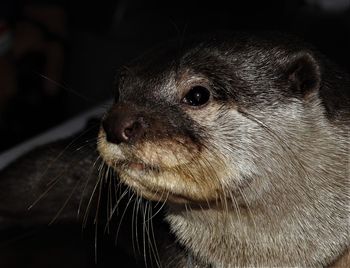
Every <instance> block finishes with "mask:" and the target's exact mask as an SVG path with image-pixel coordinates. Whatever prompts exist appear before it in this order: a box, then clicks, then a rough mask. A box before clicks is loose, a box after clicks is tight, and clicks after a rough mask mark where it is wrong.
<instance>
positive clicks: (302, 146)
mask: <svg viewBox="0 0 350 268" xmlns="http://www.w3.org/2000/svg"><path fill="white" fill-rule="evenodd" d="M279 105H280V104H279ZM207 109H208V110H210V118H209V119H208V117H207V116H203V114H208V112H207V111H206V110H205V109H204V111H203V113H198V112H197V113H191V112H188V114H189V115H190V116H191V117H192V119H193V120H195V121H196V122H198V123H199V124H200V125H202V126H204V127H205V128H206V130H207V131H208V137H211V140H208V141H207V146H206V150H204V151H201V152H198V151H195V150H194V151H190V150H186V147H181V146H179V144H177V143H174V144H172V145H169V144H167V146H161V149H160V147H159V148H154V146H157V145H156V144H154V143H153V144H152V143H148V144H147V145H145V146H144V147H142V146H139V147H138V150H139V151H138V152H137V157H138V159H140V160H142V162H143V163H147V164H152V165H154V164H157V165H160V166H162V167H164V169H163V170H161V172H158V173H157V172H153V171H145V170H132V169H127V168H121V167H120V166H118V165H116V163H118V162H119V161H124V160H126V159H128V157H130V155H128V153H127V151H128V149H127V146H125V145H122V146H120V145H113V144H110V143H108V142H106V140H105V137H104V133H103V130H101V133H100V141H99V145H98V149H99V151H100V153H101V156H102V157H103V159H104V160H105V162H106V163H107V164H108V165H110V166H112V167H115V168H116V170H117V172H118V173H119V175H120V178H121V180H123V181H124V182H125V183H126V184H128V185H129V186H131V187H132V188H134V189H135V190H136V191H137V192H138V193H140V194H141V195H142V194H143V195H144V196H145V197H147V198H150V199H161V200H165V198H164V195H169V193H175V194H178V195H181V196H183V197H187V198H188V199H189V200H192V201H212V200H217V201H218V202H220V203H221V205H222V206H221V209H218V208H217V207H216V208H213V207H210V205H208V207H206V208H201V209H198V208H195V207H192V206H191V205H190V204H187V205H186V209H179V206H172V205H169V208H168V214H167V220H168V221H169V223H170V226H171V229H172V231H173V232H174V233H175V234H176V236H177V238H178V239H179V241H180V243H182V244H183V245H184V246H185V247H186V248H188V249H189V250H190V251H191V252H192V253H193V255H194V256H195V257H196V258H198V259H200V260H201V261H202V262H204V263H205V262H207V261H210V264H211V265H212V266H213V267H295V266H298V267H323V266H326V265H329V264H331V263H332V262H333V261H334V260H335V258H336V257H337V256H340V255H341V254H342V252H343V251H345V250H346V248H347V247H349V244H350V235H349V230H350V229H349V227H350V226H349V215H350V214H349V201H350V197H349V196H350V195H349V189H350V188H349V186H350V183H349V146H350V142H349V130H350V129H349V126H344V125H342V126H341V127H338V126H337V125H336V124H335V125H331V123H329V121H328V120H327V119H326V118H325V116H324V110H323V108H322V106H321V105H320V103H319V101H318V99H317V97H316V96H315V97H314V98H312V97H311V98H310V99H309V100H307V102H306V103H303V102H302V101H297V100H295V101H294V102H293V103H291V104H285V105H284V106H280V107H270V108H268V109H266V110H264V111H261V110H253V109H252V110H249V111H245V112H244V113H246V114H244V113H242V112H239V111H238V110H237V109H236V108H235V107H228V109H227V110H226V112H225V113H224V114H222V110H219V109H217V108H216V107H214V106H209V107H207ZM247 115H252V117H251V118H249V116H247ZM281 119H283V120H281ZM296 122H297V123H296ZM262 125H264V126H267V127H268V129H269V130H266V129H264V128H263V127H262ZM167 142H170V141H167ZM170 144H171V142H170ZM159 146H160V145H159ZM174 147H176V148H177V149H176V150H174ZM152 150H153V152H152ZM134 155H135V153H134ZM175 201H176V200H175ZM182 201H183V202H179V203H186V199H185V200H182ZM208 203H209V202H208ZM180 206H181V205H180Z"/></svg>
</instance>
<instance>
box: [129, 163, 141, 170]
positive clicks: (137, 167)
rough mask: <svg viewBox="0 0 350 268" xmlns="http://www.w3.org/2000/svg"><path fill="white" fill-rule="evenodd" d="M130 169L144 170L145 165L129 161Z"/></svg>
mask: <svg viewBox="0 0 350 268" xmlns="http://www.w3.org/2000/svg"><path fill="white" fill-rule="evenodd" d="M128 166H129V168H130V169H135V170H140V171H141V170H144V169H145V165H144V164H141V163H130V164H128Z"/></svg>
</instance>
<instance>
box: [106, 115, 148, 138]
mask: <svg viewBox="0 0 350 268" xmlns="http://www.w3.org/2000/svg"><path fill="white" fill-rule="evenodd" d="M102 127H103V129H104V131H105V132H106V138H107V141H109V142H111V143H115V144H120V143H123V142H124V143H127V142H135V141H137V140H139V139H140V137H142V135H143V134H144V130H145V123H144V120H143V118H142V117H140V116H135V115H133V114H131V113H129V112H125V111H124V112H123V111H121V110H120V109H117V110H116V111H111V112H110V113H109V115H108V116H107V117H106V118H105V120H103V122H102Z"/></svg>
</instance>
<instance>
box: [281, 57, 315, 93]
mask: <svg viewBox="0 0 350 268" xmlns="http://www.w3.org/2000/svg"><path fill="white" fill-rule="evenodd" d="M287 77H288V80H289V81H290V82H292V83H293V87H292V89H293V90H294V91H295V92H296V93H299V94H301V95H302V96H303V97H306V96H308V95H309V94H310V93H313V92H316V91H318V89H319V87H320V83H321V72H320V66H319V64H318V62H317V61H316V59H315V58H314V57H313V56H312V55H311V54H310V53H309V52H307V51H302V52H299V53H296V54H294V55H293V56H292V57H290V58H289V59H288V62H287Z"/></svg>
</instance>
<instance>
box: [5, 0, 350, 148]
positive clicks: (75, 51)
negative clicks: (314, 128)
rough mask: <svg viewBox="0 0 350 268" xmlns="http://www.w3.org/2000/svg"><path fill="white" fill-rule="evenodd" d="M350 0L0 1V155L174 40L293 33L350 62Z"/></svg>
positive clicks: (98, 97) (97, 97) (100, 96)
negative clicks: (212, 34)
mask: <svg viewBox="0 0 350 268" xmlns="http://www.w3.org/2000/svg"><path fill="white" fill-rule="evenodd" d="M349 6H350V0H276V1H251V0H244V1H243V0H242V1H208V2H207V1H183V0H178V1H154V0H151V1H142V0H119V1H118V0H106V1H82V0H75V1H69V0H1V1H0V133H1V139H0V153H1V151H4V150H6V149H8V148H11V147H13V146H14V145H15V144H17V143H19V142H22V141H24V140H27V139H28V138H30V137H32V136H34V135H36V134H38V133H40V132H43V131H44V130H46V129H48V128H50V127H52V126H55V125H57V124H58V123H60V122H62V121H64V120H66V119H67V118H70V117H72V116H73V115H75V114H77V113H79V112H82V111H84V110H86V109H88V108H89V107H92V106H96V105H98V104H100V103H101V102H103V101H104V100H106V99H108V98H111V97H112V92H113V91H112V89H113V78H114V75H115V72H116V70H117V69H118V67H119V66H120V65H121V64H123V63H126V62H127V61H128V60H130V59H132V58H134V57H136V56H138V55H139V54H140V53H141V52H142V51H144V50H145V49H147V48H149V47H152V46H153V45H155V44H157V43H159V42H161V41H163V40H166V39H168V38H173V37H175V38H177V37H178V38H186V36H188V35H190V34H191V33H197V32H207V31H213V30H216V29H222V30H280V31H288V32H292V33H296V34H297V35H299V36H301V37H303V38H304V39H306V40H307V41H309V42H311V43H313V44H314V45H315V46H316V47H318V48H319V49H320V50H321V51H322V52H323V53H324V54H326V55H328V56H329V57H330V58H332V59H333V60H334V61H336V62H337V63H339V64H340V65H342V66H343V67H345V68H347V69H349V47H350V41H349V39H350V38H349V37H350V36H349V33H350V22H349V21H350V16H349Z"/></svg>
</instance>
